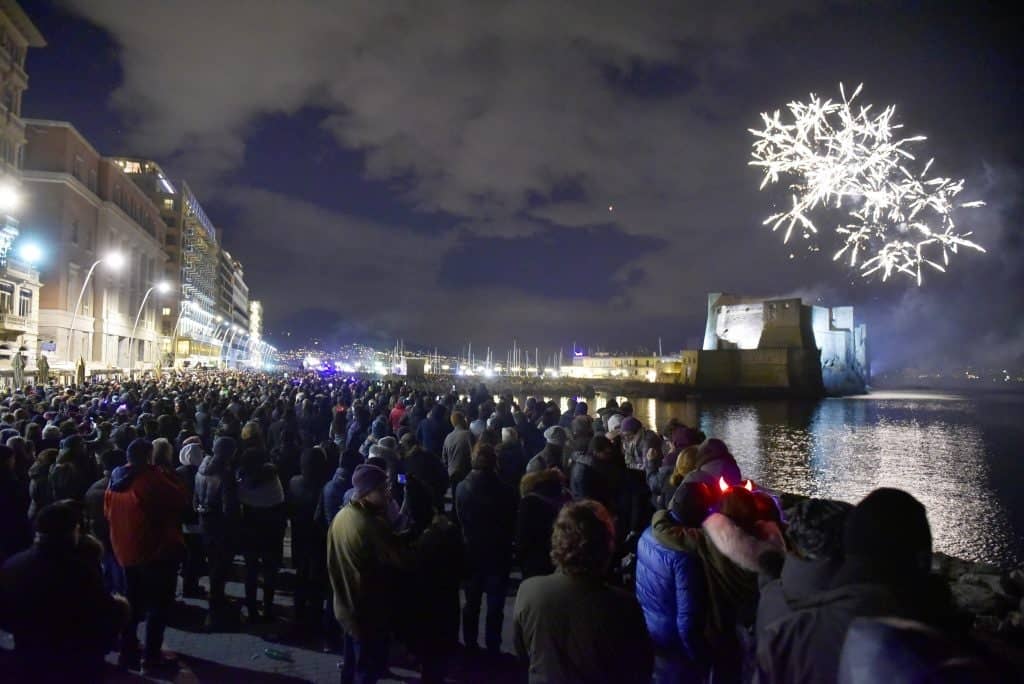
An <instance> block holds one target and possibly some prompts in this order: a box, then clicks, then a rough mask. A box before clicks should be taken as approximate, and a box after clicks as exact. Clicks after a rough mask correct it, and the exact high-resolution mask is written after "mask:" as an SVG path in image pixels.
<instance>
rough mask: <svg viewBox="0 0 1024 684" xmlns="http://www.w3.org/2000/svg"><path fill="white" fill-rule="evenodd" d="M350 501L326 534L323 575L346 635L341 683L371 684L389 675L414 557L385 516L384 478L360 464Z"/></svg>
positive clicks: (381, 472) (383, 473) (383, 474)
mask: <svg viewBox="0 0 1024 684" xmlns="http://www.w3.org/2000/svg"><path fill="white" fill-rule="evenodd" d="M352 485H353V489H354V492H353V496H352V500H351V501H350V502H349V503H348V504H347V505H346V506H344V507H343V508H342V509H341V511H339V513H338V515H336V516H335V517H334V520H333V522H332V523H331V528H330V530H329V532H328V534H327V570H328V575H329V577H330V582H331V588H332V591H333V597H334V600H333V603H334V615H335V617H336V618H337V620H338V622H339V623H340V624H341V626H342V629H344V631H345V637H344V664H343V667H342V671H341V681H342V684H351V683H352V682H356V681H358V682H360V683H363V682H366V683H372V682H376V681H378V680H379V679H380V678H381V677H382V676H383V675H384V674H385V672H386V671H387V657H388V649H389V644H390V639H391V633H392V630H393V627H394V624H395V614H396V611H397V610H398V608H399V606H398V605H397V604H396V597H397V596H398V592H397V591H396V588H397V587H398V586H399V584H400V578H401V577H402V573H404V572H406V571H408V569H409V568H410V567H411V566H412V563H413V558H412V552H411V550H410V549H408V548H407V547H406V546H405V544H404V542H403V541H402V540H401V539H400V538H399V537H398V535H397V534H396V533H395V531H394V529H393V528H392V526H391V521H390V519H389V516H388V508H389V504H390V493H389V492H388V474H387V472H386V471H384V470H383V469H382V468H378V467H376V466H372V465H367V464H363V465H360V466H358V467H356V469H355V472H354V473H353V475H352Z"/></svg>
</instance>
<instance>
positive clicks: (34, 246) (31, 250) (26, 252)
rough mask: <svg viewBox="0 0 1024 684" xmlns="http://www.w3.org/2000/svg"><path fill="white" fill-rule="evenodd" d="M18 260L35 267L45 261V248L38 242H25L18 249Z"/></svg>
mask: <svg viewBox="0 0 1024 684" xmlns="http://www.w3.org/2000/svg"><path fill="white" fill-rule="evenodd" d="M18 258H19V259H21V260H22V261H24V262H25V263H26V264H28V265H29V266H33V267H34V266H36V265H38V264H39V262H40V261H42V260H43V248H42V247H40V246H39V244H38V243H36V242H23V243H22V244H21V246H20V247H18Z"/></svg>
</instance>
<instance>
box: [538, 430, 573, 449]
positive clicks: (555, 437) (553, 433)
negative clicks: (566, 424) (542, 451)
mask: <svg viewBox="0 0 1024 684" xmlns="http://www.w3.org/2000/svg"><path fill="white" fill-rule="evenodd" d="M544 439H545V440H547V443H548V444H554V445H555V446H564V445H565V443H566V441H568V439H569V436H568V435H567V434H565V428H561V427H558V426H557V425H553V426H551V427H549V428H548V429H547V430H545V431H544Z"/></svg>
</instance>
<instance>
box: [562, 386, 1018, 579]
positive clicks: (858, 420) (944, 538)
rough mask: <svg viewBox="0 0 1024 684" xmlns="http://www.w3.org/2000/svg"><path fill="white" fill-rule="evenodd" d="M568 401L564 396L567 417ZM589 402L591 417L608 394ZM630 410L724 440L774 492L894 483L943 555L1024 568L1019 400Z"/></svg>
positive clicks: (829, 491)
mask: <svg viewBox="0 0 1024 684" xmlns="http://www.w3.org/2000/svg"><path fill="white" fill-rule="evenodd" d="M622 399H623V398H621V397H620V398H619V400H620V401H621V400H622ZM567 401H568V400H567V398H564V397H559V403H560V404H561V405H562V407H563V410H564V409H565V406H566V403H567ZM588 403H589V408H590V412H591V413H593V412H594V411H596V410H597V409H598V408H600V407H603V406H604V405H605V397H602V396H600V395H599V396H598V397H597V398H596V400H593V399H592V400H590V401H589V402H588ZM633 406H634V411H635V414H636V416H637V417H638V418H639V419H641V420H642V421H643V422H644V424H645V425H647V426H652V425H653V426H657V427H658V428H659V429H660V427H661V426H663V425H664V424H665V423H666V422H667V421H668V419H669V418H670V417H673V416H674V417H678V418H679V419H681V420H682V421H683V422H685V423H687V424H688V425H695V424H697V425H699V426H700V428H701V429H702V430H703V431H704V432H705V433H706V434H707V435H709V436H714V437H718V438H720V439H723V440H724V441H725V442H726V444H728V445H729V448H730V450H731V451H732V452H733V453H734V454H735V455H736V459H737V461H738V462H739V464H740V466H741V468H742V469H743V472H744V475H745V476H748V477H751V478H753V479H754V481H755V482H758V483H761V484H763V485H765V486H767V487H770V488H772V489H777V490H781V491H788V492H792V493H795V494H804V495H808V496H819V497H829V498H836V499H842V500H844V501H849V502H851V503H856V502H857V501H858V500H859V499H861V498H862V497H863V496H864V495H866V494H868V493H869V492H870V491H872V490H873V489H875V488H877V487H899V488H900V489H904V490H906V491H908V492H910V493H911V494H913V495H914V496H915V497H917V498H918V499H919V500H920V501H921V502H922V503H923V504H924V505H925V506H926V507H927V509H928V518H929V521H930V522H931V526H932V535H933V536H934V540H935V541H934V546H935V549H936V550H941V551H944V552H946V553H949V554H953V555H957V556H960V557H964V558H969V559H975V560H989V561H995V562H1000V563H1018V562H1020V561H1022V560H1024V534H1022V532H1024V486H1022V485H1024V465H1022V464H1021V462H1020V461H1019V460H1018V458H1017V455H1018V454H1019V453H1020V449H1019V445H1020V444H1022V443H1024V428H1022V425H1021V422H1020V421H1019V416H1021V415H1024V395H989V396H986V395H977V396H958V395H953V394H941V393H928V392H879V393H875V394H871V395H867V396H864V397H849V398H842V399H825V400H822V401H818V402H800V401H784V400H764V401H742V402H740V401H737V402H707V401H703V402H702V401H697V400H690V401H685V402H664V401H657V400H654V399H637V400H634V401H633Z"/></svg>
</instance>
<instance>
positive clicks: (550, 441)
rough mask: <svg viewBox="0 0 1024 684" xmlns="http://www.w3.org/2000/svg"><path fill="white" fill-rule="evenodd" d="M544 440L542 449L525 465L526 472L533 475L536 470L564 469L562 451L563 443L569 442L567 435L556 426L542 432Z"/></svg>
mask: <svg viewBox="0 0 1024 684" xmlns="http://www.w3.org/2000/svg"><path fill="white" fill-rule="evenodd" d="M544 440H545V444H544V448H543V449H541V450H540V451H538V452H537V453H536V454H534V456H533V458H531V459H530V462H529V463H527V464H526V472H528V473H533V472H537V471H538V470H547V469H548V468H557V469H558V470H564V469H565V459H564V454H563V451H564V450H565V443H566V442H567V441H568V440H569V435H568V434H567V433H566V431H565V428H561V427H558V426H557V425H555V426H552V427H549V428H548V429H547V430H545V431H544Z"/></svg>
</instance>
